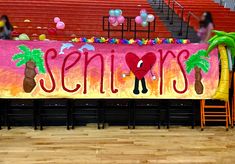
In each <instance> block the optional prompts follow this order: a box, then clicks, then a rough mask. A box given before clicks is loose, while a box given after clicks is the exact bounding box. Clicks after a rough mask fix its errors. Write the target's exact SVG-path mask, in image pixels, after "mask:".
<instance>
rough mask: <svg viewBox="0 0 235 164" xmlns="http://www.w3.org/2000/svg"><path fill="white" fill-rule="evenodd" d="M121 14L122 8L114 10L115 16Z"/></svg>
mask: <svg viewBox="0 0 235 164" xmlns="http://www.w3.org/2000/svg"><path fill="white" fill-rule="evenodd" d="M120 15H121V12H120V10H118V9H117V10H115V11H114V16H116V17H118V16H120Z"/></svg>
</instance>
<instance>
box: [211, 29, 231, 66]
mask: <svg viewBox="0 0 235 164" xmlns="http://www.w3.org/2000/svg"><path fill="white" fill-rule="evenodd" d="M213 32H214V33H215V36H214V37H212V38H211V39H210V40H209V43H210V45H209V47H208V49H207V54H209V53H210V52H211V51H212V50H213V49H214V48H216V47H217V46H218V45H220V44H223V45H225V46H226V47H227V48H229V49H230V51H231V55H232V65H233V64H234V58H235V32H229V33H227V32H224V31H217V30H213Z"/></svg>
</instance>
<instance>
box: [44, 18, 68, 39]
mask: <svg viewBox="0 0 235 164" xmlns="http://www.w3.org/2000/svg"><path fill="white" fill-rule="evenodd" d="M54 23H56V28H49V29H48V30H47V31H48V34H49V35H56V33H57V29H58V30H63V29H65V24H64V22H62V21H61V20H60V18H59V17H55V18H54ZM39 40H40V41H45V40H48V39H47V38H46V35H45V34H41V35H39Z"/></svg>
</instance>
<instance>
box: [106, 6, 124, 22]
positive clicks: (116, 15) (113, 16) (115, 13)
mask: <svg viewBox="0 0 235 164" xmlns="http://www.w3.org/2000/svg"><path fill="white" fill-rule="evenodd" d="M124 21H125V18H124V16H122V10H120V9H115V10H109V23H110V24H111V25H112V26H118V25H119V24H123V23H124Z"/></svg>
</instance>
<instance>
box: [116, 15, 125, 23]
mask: <svg viewBox="0 0 235 164" xmlns="http://www.w3.org/2000/svg"><path fill="white" fill-rule="evenodd" d="M117 21H118V23H119V24H123V23H124V21H125V18H124V16H119V17H118V18H117Z"/></svg>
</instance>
